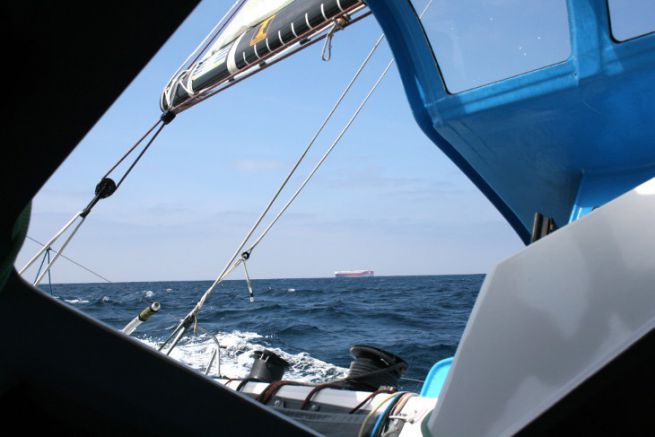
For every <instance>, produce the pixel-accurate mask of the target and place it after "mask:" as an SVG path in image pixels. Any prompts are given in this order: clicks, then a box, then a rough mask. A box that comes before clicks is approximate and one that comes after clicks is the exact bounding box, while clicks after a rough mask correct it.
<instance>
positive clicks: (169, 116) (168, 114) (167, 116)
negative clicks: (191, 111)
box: [159, 109, 175, 124]
mask: <svg viewBox="0 0 655 437" xmlns="http://www.w3.org/2000/svg"><path fill="white" fill-rule="evenodd" d="M159 119H160V120H161V121H162V122H163V123H164V124H168V123H170V122H171V121H173V120H174V119H175V113H174V112H173V111H171V110H170V109H169V110H167V111H165V112H163V113H162V114H161V117H160V118H159Z"/></svg>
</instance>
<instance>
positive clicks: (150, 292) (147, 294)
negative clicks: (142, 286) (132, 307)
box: [143, 290, 155, 299]
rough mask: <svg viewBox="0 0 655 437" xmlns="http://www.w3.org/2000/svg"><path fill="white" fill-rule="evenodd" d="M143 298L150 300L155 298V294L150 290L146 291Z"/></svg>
mask: <svg viewBox="0 0 655 437" xmlns="http://www.w3.org/2000/svg"><path fill="white" fill-rule="evenodd" d="M143 297H145V298H146V299H152V298H153V297H155V292H154V291H152V290H146V291H144V292H143Z"/></svg>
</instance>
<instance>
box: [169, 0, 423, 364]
mask: <svg viewBox="0 0 655 437" xmlns="http://www.w3.org/2000/svg"><path fill="white" fill-rule="evenodd" d="M433 1H434V0H429V1H428V2H427V4H426V5H425V7H424V8H423V10H422V11H421V13H420V14H419V18H423V16H424V15H425V13H426V12H427V11H428V9H429V8H430V6H432V3H433ZM383 39H384V34H382V35H380V37H379V38H378V40H377V41H376V42H375V44H374V46H373V48H372V49H371V51H370V52H369V53H368V55H367V56H366V58H365V59H364V61H363V62H362V64H361V65H360V67H359V69H358V70H357V71H356V73H355V75H354V76H353V79H351V81H350V82H349V83H348V85H347V86H346V88H345V89H344V91H343V92H342V94H341V96H340V97H339V98H338V99H337V102H336V103H335V105H334V106H333V108H332V110H331V111H330V113H329V114H328V116H327V117H326V119H325V120H324V121H323V123H322V124H321V126H320V127H319V129H318V131H317V133H316V134H315V135H314V137H313V138H312V140H310V143H309V145H308V147H307V148H306V149H305V151H304V152H303V154H302V155H301V156H300V158H299V160H298V161H297V162H296V164H294V166H293V167H292V169H291V171H290V173H289V174H288V175H287V177H286V178H285V180H284V181H283V183H282V185H281V187H280V188H279V189H278V191H277V192H276V193H275V194H274V195H273V198H272V200H271V201H270V202H269V203H268V205H267V206H266V208H265V209H264V212H263V213H262V214H260V216H259V217H258V219H257V221H256V222H255V224H254V225H253V226H252V227H251V228H250V230H249V231H248V233H247V234H246V237H245V238H244V239H243V240H242V242H241V244H239V247H238V248H237V250H236V251H235V252H234V254H233V256H232V258H231V259H230V261H229V262H228V263H227V264H226V266H225V268H224V269H223V272H222V273H221V274H220V275H219V276H218V278H216V280H215V281H214V282H213V283H212V285H211V286H210V287H209V288H208V289H207V290H206V291H205V293H204V294H203V295H202V296H201V297H200V300H199V301H198V303H196V305H195V306H194V307H193V309H192V310H191V311H190V312H189V313H188V314H187V316H186V317H185V318H184V319H182V320H181V321H180V323H179V324H178V325H177V327H176V328H175V329H174V330H173V332H172V333H171V335H170V336H169V337H168V338H167V339H166V340H164V342H163V343H162V344H161V346H160V347H159V351H163V350H164V348H165V347H166V346H167V345H168V344H169V342H171V340H172V342H171V343H170V344H171V345H170V346H169V349H168V351H167V352H166V354H167V355H169V354H170V353H171V352H172V350H173V349H174V348H175V346H176V345H177V343H178V342H179V341H180V339H181V338H182V336H183V335H184V333H185V332H186V330H187V329H188V327H189V326H190V325H191V323H195V324H196V325H197V314H198V313H199V312H200V309H201V308H202V307H203V305H204V304H205V302H206V301H207V299H208V298H209V296H210V295H211V294H212V293H213V291H214V290H215V289H216V287H217V286H218V285H219V284H220V283H221V282H222V281H223V280H224V279H225V277H227V276H228V275H229V274H230V273H231V272H232V271H233V270H234V269H236V268H237V267H238V265H239V264H240V263H242V262H245V260H247V259H248V258H250V255H251V253H252V251H253V250H254V249H255V248H256V247H257V245H259V243H260V242H261V241H262V239H263V238H264V237H265V236H266V235H267V234H268V233H269V232H270V230H271V229H272V228H273V226H274V225H275V224H276V223H277V222H278V221H279V219H280V218H281V217H282V215H283V214H284V213H285V212H286V211H287V209H288V208H289V207H290V206H291V204H292V203H293V202H294V201H295V200H296V198H297V197H298V196H299V195H300V193H301V192H302V190H303V189H304V188H305V186H306V185H307V183H308V182H309V181H310V180H311V179H312V177H313V176H314V175H315V174H316V172H317V171H318V169H319V168H320V167H321V165H323V163H324V162H325V160H326V159H327V158H328V156H329V155H330V153H331V152H332V151H333V150H334V148H335V147H336V145H337V144H338V143H339V142H340V141H341V139H342V138H343V136H344V135H345V134H346V132H347V131H348V129H349V128H350V127H351V126H352V124H353V122H354V121H355V119H356V118H357V116H358V115H359V114H360V112H361V111H362V109H363V108H364V106H365V105H366V103H367V102H368V100H369V99H370V97H371V96H372V95H373V93H374V92H375V90H376V89H377V88H378V87H379V85H380V84H381V83H382V80H383V79H384V78H385V76H386V75H387V73H388V72H389V70H390V69H391V67H392V66H393V64H394V59H393V58H392V59H391V60H390V61H389V62H388V63H387V65H386V67H385V68H384V70H383V71H382V73H381V74H380V76H379V77H378V79H377V80H376V81H375V83H374V84H373V86H372V87H371V89H370V90H369V92H368V94H367V95H366V96H365V97H364V99H363V100H362V102H361V103H360V105H359V106H358V107H357V109H356V110H355V111H354V112H353V114H352V115H351V117H350V119H349V120H348V122H347V123H346V124H345V126H344V127H343V129H342V130H341V132H339V134H338V135H337V137H336V138H335V140H334V141H333V142H332V144H331V145H330V147H329V148H328V149H327V150H326V152H325V153H324V154H323V156H322V157H321V159H320V160H319V161H318V163H317V164H316V165H315V166H314V168H313V169H312V171H311V172H310V173H309V175H308V176H307V177H306V178H305V180H304V181H303V182H302V184H301V185H300V187H299V188H298V189H297V190H296V192H295V193H294V194H293V195H292V196H291V198H290V199H289V201H288V202H287V203H286V204H285V205H284V207H283V208H282V209H281V210H280V211H279V212H278V214H277V215H276V216H275V217H274V219H273V220H272V221H271V222H270V223H269V225H268V226H267V227H266V229H264V231H263V232H262V233H261V234H260V236H259V237H257V239H256V240H255V242H254V243H253V244H252V245H251V246H250V247H249V249H248V250H246V251H245V252H242V253H241V258H239V259H237V257H238V256H239V253H240V252H241V251H242V250H243V248H244V247H245V244H246V243H247V241H248V240H249V239H250V237H251V236H252V235H253V233H254V232H255V230H256V229H257V227H258V226H259V224H260V223H261V222H262V220H263V219H264V216H265V215H266V214H267V213H268V211H269V210H270V209H271V207H272V205H273V203H274V202H275V200H276V199H277V198H278V197H279V194H280V193H281V191H282V189H283V188H284V187H285V186H286V184H287V182H288V181H289V179H290V178H291V176H292V175H293V173H294V172H295V171H296V169H297V168H298V166H299V165H300V162H302V160H303V159H304V157H305V156H306V154H307V152H308V151H309V148H311V145H313V143H314V142H315V140H316V138H317V137H318V135H319V134H320V133H321V132H322V130H323V128H324V127H325V125H326V124H327V122H328V121H329V120H330V119H331V117H332V115H333V114H334V112H335V111H336V109H337V108H338V107H339V106H340V104H341V101H342V100H343V98H344V97H345V94H347V93H348V91H349V90H350V88H351V87H352V84H353V83H354V82H355V81H356V80H357V78H358V77H359V75H360V74H361V71H362V70H363V68H364V67H365V66H366V64H367V63H368V61H369V60H370V58H371V57H372V55H373V53H374V52H375V50H376V49H377V47H378V46H379V44H380V43H381V42H382V40H383ZM235 260H236V261H235Z"/></svg>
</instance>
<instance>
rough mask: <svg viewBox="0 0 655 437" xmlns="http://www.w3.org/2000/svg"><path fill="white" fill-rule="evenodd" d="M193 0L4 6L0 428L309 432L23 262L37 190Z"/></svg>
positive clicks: (155, 109)
mask: <svg viewBox="0 0 655 437" xmlns="http://www.w3.org/2000/svg"><path fill="white" fill-rule="evenodd" d="M197 3H198V2H197V1H196V0H180V1H174V2H156V1H143V2H121V1H119V2H87V3H79V2H70V3H69V4H63V3H61V2H36V1H29V0H28V1H22V2H10V3H7V4H6V5H3V10H4V11H5V13H4V14H3V17H4V25H3V30H2V32H3V38H2V41H3V55H4V59H5V66H6V67H7V68H6V69H5V72H6V73H9V74H11V76H12V79H11V80H9V81H8V82H5V86H4V87H3V95H4V97H5V98H6V100H5V101H6V102H10V104H8V105H6V107H5V108H4V109H5V110H4V111H3V113H5V116H4V120H3V121H4V123H3V130H2V136H3V148H2V152H1V153H2V159H0V178H1V179H0V187H1V188H0V190H1V193H0V194H1V195H0V201H1V202H2V208H1V213H0V345H1V346H0V347H1V348H2V352H1V353H0V417H2V424H1V425H0V426H1V428H0V430H9V429H13V427H14V426H15V427H17V428H18V429H21V431H22V432H26V433H28V434H32V433H36V432H38V431H44V430H47V431H48V432H50V433H54V434H56V435H80V434H82V435H87V434H92V435H137V434H138V435H205V434H212V435H216V432H217V431H220V432H222V433H224V434H225V435H263V434H264V433H266V434H269V435H270V433H271V430H275V431H276V434H279V435H289V436H293V435H308V434H313V432H312V431H310V430H308V429H307V428H303V427H302V426H300V425H297V424H295V423H292V422H291V421H289V420H288V419H287V418H285V417H283V416H282V415H280V414H277V413H275V412H274V411H272V410H270V409H267V408H265V407H264V406H262V405H260V404H258V403H256V402H254V401H252V400H251V399H248V398H246V397H244V396H242V395H241V394H239V393H235V392H234V391H231V390H229V389H226V388H224V387H222V386H220V385H219V384H215V383H213V382H212V381H210V380H209V379H207V378H206V377H204V376H203V375H201V374H199V373H198V372H195V371H193V370H191V369H189V368H187V367H185V366H183V365H181V364H179V363H177V362H175V361H173V360H171V359H168V358H167V357H164V356H162V355H161V354H159V353H157V352H155V351H154V350H150V349H149V348H147V347H145V346H144V345H142V344H140V343H139V342H137V341H135V340H132V339H130V338H128V337H126V336H125V335H123V334H121V333H120V332H118V331H116V330H114V329H112V328H110V327H108V326H106V325H104V324H103V323H100V322H97V321H95V320H93V319H91V318H89V317H87V316H85V315H83V314H82V313H80V312H78V311H76V310H74V309H71V308H70V307H68V306H65V305H62V304H61V303H59V302H58V301H57V300H56V299H53V298H51V297H49V296H47V295H46V294H45V293H43V292H41V291H39V290H37V289H35V288H34V287H32V286H31V285H30V284H28V283H27V282H25V281H23V280H22V279H21V278H20V277H19V276H18V274H17V273H16V271H15V269H14V268H13V264H14V261H15V256H16V253H17V251H18V250H19V249H20V246H21V245H22V243H23V239H24V235H25V230H26V228H27V223H28V220H29V204H30V200H31V199H32V197H33V196H34V195H35V194H36V192H37V191H38V190H39V189H40V188H41V187H42V186H43V184H44V183H45V182H46V180H47V179H48V178H49V177H50V175H52V173H53V172H54V171H55V169H56V168H57V167H58V166H59V165H60V164H61V163H62V161H63V160H64V158H65V157H66V156H67V155H68V154H69V153H70V152H71V151H72V150H73V148H74V147H75V146H76V145H77V144H78V143H79V142H80V140H81V139H82V138H83V137H84V135H86V133H87V132H88V131H89V130H90V129H91V127H92V126H93V125H94V124H95V123H96V122H97V121H98V120H99V119H100V117H101V116H102V115H103V113H104V112H105V111H106V110H107V109H108V108H109V106H110V105H111V104H112V103H113V102H114V101H115V100H116V99H117V98H118V96H119V95H120V94H121V92H123V90H124V89H125V88H126V87H127V86H128V85H129V83H130V82H131V81H132V80H133V79H134V77H135V76H136V75H137V74H138V73H139V71H140V70H141V69H142V68H143V67H144V66H145V65H146V63H147V62H148V61H149V60H150V58H151V57H152V56H154V54H155V53H156V52H157V50H159V48H160V47H161V46H162V45H163V44H164V43H165V42H166V40H167V39H168V38H169V37H170V35H171V34H172V33H173V32H174V31H175V29H176V28H177V27H178V26H179V25H180V24H181V23H182V21H183V20H184V19H185V18H186V17H187V16H188V14H189V13H190V12H191V11H192V10H193V8H194V7H195V6H196V4H197ZM157 100H158V96H153V116H156V115H157V112H158V107H157ZM23 211H24V213H23V214H21V212H23ZM246 424H247V426H245V425H246ZM0 433H2V431H0Z"/></svg>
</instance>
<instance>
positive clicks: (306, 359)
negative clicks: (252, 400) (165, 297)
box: [142, 331, 348, 383]
mask: <svg viewBox="0 0 655 437" xmlns="http://www.w3.org/2000/svg"><path fill="white" fill-rule="evenodd" d="M216 337H217V339H218V341H219V343H220V344H221V360H220V363H221V376H223V377H228V378H233V379H237V378H245V377H246V376H248V373H249V372H250V367H251V364H252V354H253V352H255V351H257V350H262V349H268V350H270V351H273V352H275V353H276V354H278V355H279V356H280V357H281V358H282V359H284V360H286V361H287V362H288V363H289V364H290V367H289V369H288V370H287V372H286V373H285V376H284V379H290V380H295V381H303V382H310V383H318V382H325V381H329V380H332V379H339V378H343V377H345V376H346V375H347V373H348V369H346V368H343V367H339V366H335V365H334V364H331V363H328V362H325V361H322V360H319V359H318V358H315V357H312V356H311V355H309V354H308V353H307V352H300V353H297V354H290V353H287V352H285V351H284V350H282V349H279V348H272V347H265V346H263V345H261V344H259V343H258V342H256V340H260V339H263V338H264V337H262V336H261V335H259V334H257V333H255V332H241V331H232V332H220V333H218V334H217V335H216ZM142 341H143V342H144V343H146V344H148V345H149V346H151V347H153V348H158V344H157V343H156V342H154V341H153V340H152V339H145V340H142ZM214 350H216V342H215V341H214V340H212V338H211V337H209V336H207V335H201V336H198V337H194V338H192V339H190V340H188V341H186V342H183V343H180V344H179V345H178V346H177V347H176V348H175V349H174V350H173V352H171V357H172V358H174V359H176V360H178V361H180V362H182V363H184V364H186V365H188V366H190V367H192V368H194V369H197V370H200V371H202V372H204V371H205V369H206V368H207V365H208V364H209V360H210V358H211V355H212V353H213V352H214ZM209 374H210V375H211V376H214V377H216V376H218V367H217V364H216V362H214V365H213V366H212V369H211V371H210V373H209Z"/></svg>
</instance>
